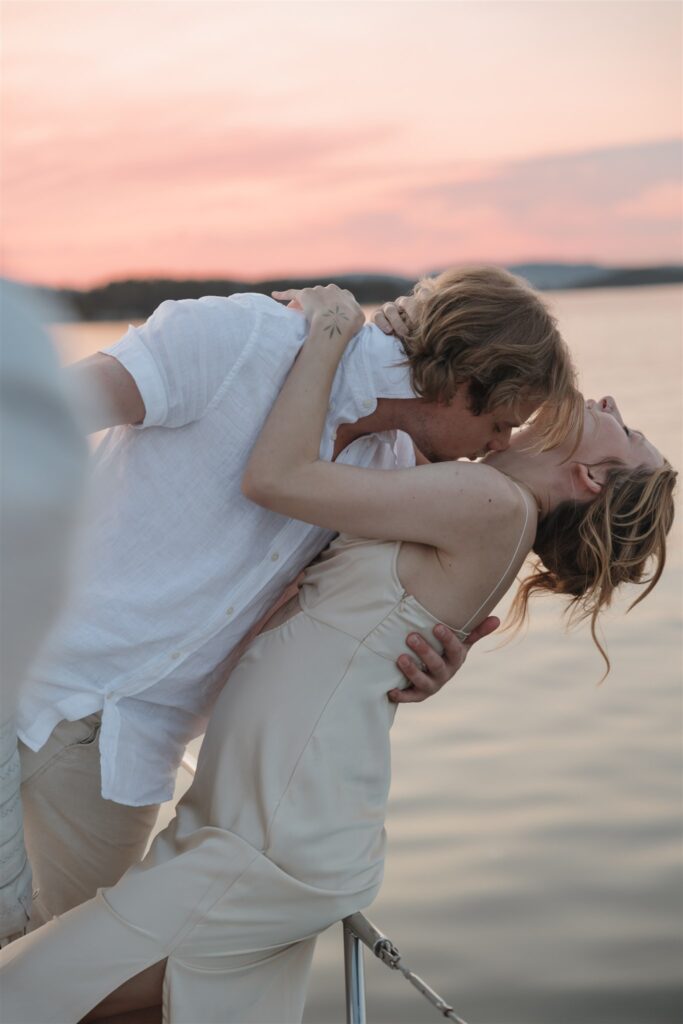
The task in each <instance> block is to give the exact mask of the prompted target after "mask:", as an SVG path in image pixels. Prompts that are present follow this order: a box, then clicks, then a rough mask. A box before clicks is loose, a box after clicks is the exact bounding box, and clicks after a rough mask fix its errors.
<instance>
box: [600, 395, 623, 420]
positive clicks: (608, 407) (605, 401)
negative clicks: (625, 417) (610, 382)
mask: <svg viewBox="0 0 683 1024" xmlns="http://www.w3.org/2000/svg"><path fill="white" fill-rule="evenodd" d="M598 405H599V406H600V408H601V409H602V410H603V412H608V413H609V414H610V416H614V418H615V419H616V420H618V421H619V423H622V422H623V421H622V418H621V413H620V412H619V409H618V408H617V403H616V402H615V401H614V399H613V398H612V396H611V395H604V396H603V398H601V399H600V401H599V402H598Z"/></svg>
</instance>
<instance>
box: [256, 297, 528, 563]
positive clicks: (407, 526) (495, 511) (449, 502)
mask: <svg viewBox="0 0 683 1024" xmlns="http://www.w3.org/2000/svg"><path fill="white" fill-rule="evenodd" d="M279 295H280V297H282V298H295V299H296V300H298V302H299V303H300V305H301V307H302V308H303V310H304V312H305V313H306V316H307V319H308V321H309V323H310V328H311V329H310V333H309V335H308V338H307V340H306V342H305V343H304V345H303V348H302V349H301V352H300V354H299V357H298V359H297V361H296V363H295V365H294V367H293V368H292V370H291V372H290V374H289V376H288V378H287V380H286V382H285V386H284V387H283V389H282V391H281V392H280V395H279V397H278V399H277V402H276V403H275V405H274V406H273V409H272V411H271V413H270V415H269V417H268V419H267V421H266V424H265V426H264V428H263V430H262V431H261V434H260V436H259V438H258V440H257V442H256V444H255V446H254V448H253V451H252V455H251V458H250V460H249V463H248V465H247V469H246V472H245V475H244V478H243V481H242V491H243V493H244V494H245V496H246V497H248V498H250V499H251V500H252V501H255V502H256V503H257V504H259V505H264V506H265V507H266V508H270V509H272V510H273V511H275V512H279V513H280V514H282V515H286V516H289V517H291V518H293V519H301V520H303V521H304V522H308V523H312V524H314V525H316V526H322V527H325V528H327V529H331V530H336V531H342V532H344V533H350V534H352V535H355V536H358V537H368V538H377V539H383V540H407V541H415V542H417V543H423V544H431V545H434V546H435V547H438V548H442V549H443V550H445V551H452V550H454V547H457V548H458V549H461V548H462V546H463V545H467V544H469V543H471V541H472V540H473V539H474V538H475V537H476V538H477V539H478V540H480V539H481V535H482V528H483V527H484V528H485V527H486V526H487V525H491V526H493V525H495V524H497V523H501V522H503V523H504V522H507V521H509V518H510V516H511V514H512V515H513V522H515V521H516V519H517V518H518V517H516V516H514V510H515V509H518V508H519V507H520V502H521V499H520V497H519V495H518V493H517V492H516V491H515V489H514V488H513V487H512V485H510V484H509V483H508V482H507V480H506V479H505V478H504V477H502V476H501V474H499V473H497V472H496V471H495V470H492V469H490V468H488V467H486V466H478V465H477V466H475V465H472V464H469V463H459V462H452V463H442V464H438V465H431V464H430V465H422V466H417V467H415V468H413V469H399V470H393V471H391V472H387V471H386V470H371V469H361V468H358V467H355V466H346V465H341V464H339V463H330V462H325V461H323V460H321V459H320V457H319V451H320V440H321V435H322V432H323V428H324V424H325V417H326V415H327V408H328V402H329V396H330V390H331V387H332V382H333V380H334V375H335V372H336V369H337V366H338V364H339V361H340V359H341V357H342V354H343V352H344V349H345V348H346V345H347V344H348V342H349V341H350V339H351V337H352V336H353V335H354V334H355V333H356V331H357V330H358V327H359V325H360V323H361V320H360V307H359V306H358V305H357V303H356V302H355V299H353V297H352V296H351V295H350V293H348V292H343V291H342V290H341V289H339V288H336V286H334V285H328V286H327V287H326V288H320V287H319V288H315V289H304V290H302V291H297V292H293V291H292V292H285V293H279Z"/></svg>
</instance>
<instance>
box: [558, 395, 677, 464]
mask: <svg viewBox="0 0 683 1024" xmlns="http://www.w3.org/2000/svg"><path fill="white" fill-rule="evenodd" d="M571 461H572V462H582V463H584V464H585V465H587V466H595V467H596V468H597V464H598V463H600V462H603V461H610V462H612V461H619V462H621V463H622V464H623V465H625V466H628V467H630V468H632V469H635V468H636V467H638V466H645V467H646V468H648V469H657V468H658V467H659V466H661V465H662V463H663V462H664V459H663V458H662V455H661V454H660V452H659V451H657V449H656V448H655V446H654V445H653V444H652V443H651V442H650V441H648V439H647V438H646V437H645V435H644V434H642V433H641V432H640V431H639V430H635V429H633V428H632V427H629V426H628V425H627V424H625V423H624V421H623V419H622V416H621V413H620V412H619V409H618V407H617V403H616V402H615V401H614V399H613V398H612V396H611V395H605V397H604V398H600V399H599V400H598V401H597V402H596V401H594V400H593V399H592V398H591V399H588V401H587V402H586V416H585V420H584V428H583V437H582V438H581V441H580V443H579V446H578V448H577V449H576V451H575V452H574V453H573V455H572V456H571Z"/></svg>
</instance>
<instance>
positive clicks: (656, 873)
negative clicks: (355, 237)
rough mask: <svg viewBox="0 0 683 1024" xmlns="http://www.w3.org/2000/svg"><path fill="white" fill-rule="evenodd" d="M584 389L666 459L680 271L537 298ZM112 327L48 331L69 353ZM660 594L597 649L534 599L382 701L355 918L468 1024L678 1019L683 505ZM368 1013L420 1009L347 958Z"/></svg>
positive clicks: (617, 616) (332, 1013)
mask: <svg viewBox="0 0 683 1024" xmlns="http://www.w3.org/2000/svg"><path fill="white" fill-rule="evenodd" d="M549 298H550V301H551V303H552V305H553V306H554V308H555V310H556V312H557V314H558V316H559V319H560V324H561V326H562V329H563V332H564V334H565V337H566V338H567V340H568V341H569V342H570V344H571V346H572V349H573V351H574V352H575V354H576V360H577V363H578V365H579V368H580V371H581V376H582V382H583V387H584V391H585V393H586V395H587V396H589V397H596V398H597V397H600V396H601V395H603V394H605V393H609V394H613V395H614V396H615V397H616V399H617V401H618V403H619V405H620V407H621V409H622V411H623V413H624V418H625V420H626V422H627V423H628V424H629V425H630V426H636V427H638V428H641V429H643V430H644V431H645V432H646V433H647V435H648V437H650V439H651V440H652V441H653V442H654V443H655V444H657V445H658V446H659V447H660V448H661V449H662V450H663V451H664V452H665V454H667V456H668V457H669V459H670V460H671V461H672V462H674V463H675V464H676V465H677V466H679V467H681V466H683V458H681V426H682V425H681V379H682V376H681V338H682V337H683V330H682V328H683V291H682V290H681V289H680V288H679V287H661V288H644V289H633V290H625V289H619V290H600V291H586V292H564V293H558V294H557V295H553V296H549ZM124 328H125V325H120V324H118V325H112V324H96V325H92V324H84V325H78V326H76V327H74V326H69V327H66V328H61V329H60V339H59V340H60V345H61V347H62V349H63V351H64V353H65V356H66V358H68V359H74V358H78V357H79V356H81V355H85V354H87V353H88V352H90V351H93V350H95V349H97V348H98V347H99V346H100V345H102V344H106V342H107V340H108V339H111V340H114V338H116V337H118V336H119V335H120V334H121V333H122V330H123V329H124ZM675 530H676V537H675V540H674V542H673V544H672V551H671V555H670V560H669V564H668V566H667V569H666V572H665V575H664V578H663V579H662V581H661V582H660V584H659V587H658V589H657V591H656V592H655V593H654V594H653V595H652V596H651V597H650V598H649V599H648V600H647V602H646V603H645V604H644V605H641V606H639V607H638V608H636V609H635V610H634V611H633V612H632V613H631V614H630V615H629V616H627V617H624V614H623V612H624V608H625V602H624V601H621V602H620V603H619V604H618V606H616V607H615V608H614V610H613V611H612V612H610V613H609V614H608V615H607V616H605V623H604V633H605V637H606V640H607V644H608V649H609V654H610V657H611V660H612V672H611V675H610V676H609V678H608V680H607V681H606V683H605V684H604V685H603V686H601V687H599V688H598V687H596V682H597V680H598V679H599V677H600V675H601V671H602V669H601V661H600V658H599V656H598V654H597V653H596V651H595V649H594V648H593V645H592V643H591V641H590V638H589V637H588V635H587V632H586V630H585V629H580V630H577V631H575V632H572V633H571V634H566V633H565V632H563V629H562V623H561V616H560V614H559V611H560V608H559V602H558V607H555V606H554V604H553V601H552V599H546V600H543V599H538V600H537V602H536V603H535V605H534V607H533V612H532V621H531V625H530V627H529V630H528V632H527V633H526V634H525V636H524V637H523V638H522V639H516V640H515V641H513V643H512V644H510V645H509V646H506V647H504V648H503V649H502V650H495V649H494V648H495V646H496V644H495V643H494V642H493V641H490V642H489V641H487V642H486V643H487V649H486V651H485V650H484V649H483V646H484V645H483V644H482V645H481V649H477V650H476V651H475V652H473V654H472V657H471V659H470V661H469V663H468V665H467V667H466V669H465V670H464V671H463V672H462V673H461V674H460V676H459V677H458V678H457V680H455V681H454V682H453V683H451V684H450V685H449V686H447V687H446V688H445V689H444V690H443V691H442V692H441V694H440V695H439V696H438V697H436V698H434V699H432V700H430V701H428V702H426V703H425V704H421V705H415V706H408V707H405V708H403V709H400V711H399V714H398V716H397V720H396V725H395V727H394V731H393V758H394V780H393V787H392V798H391V805H390V811H389V819H388V824H387V828H388V833H389V855H388V860H387V868H386V877H385V883H384V887H383V889H382V892H381V894H380V897H379V899H378V900H377V902H376V903H375V905H374V906H373V907H372V908H371V909H370V910H369V911H368V916H369V917H371V919H372V920H373V921H375V923H376V924H377V925H378V926H379V927H380V928H382V930H384V931H385V932H387V933H388V934H389V935H391V937H392V938H393V939H394V941H395V942H396V943H397V944H398V945H399V947H400V949H401V952H402V953H403V954H404V956H405V958H406V960H407V961H408V962H409V963H410V965H411V966H412V967H413V968H414V969H415V970H417V971H418V973H421V974H423V975H424V977H425V978H426V979H427V980H428V981H429V982H430V983H431V984H432V985H433V986H434V987H435V988H436V989H437V990H438V991H439V992H440V993H441V994H442V995H444V997H445V998H447V999H449V1000H450V1002H451V1003H452V1004H453V1005H454V1007H455V1008H456V1011H457V1012H458V1013H459V1014H461V1015H462V1016H463V1017H464V1018H465V1019H466V1020H467V1021H469V1022H470V1024H565V1022H567V1024H569V1022H572V1024H574V1022H577V1021H581V1022H582V1024H617V1022H619V1024H665V1022H666V1024H674V1022H676V1024H678V1022H679V1021H680V1020H681V1018H682V1015H683V994H682V991H681V964H682V963H683V869H682V856H681V854H682V839H683V828H682V823H681V822H682V819H681V810H682V803H681V799H682V790H681V778H682V773H681V768H682V767H683V766H682V764H681V738H682V735H683V733H682V719H681V690H680V683H681V663H682V659H681V655H682V650H681V629H680V620H681V584H682V582H683V571H682V568H683V561H682V558H681V543H680V540H681V532H680V522H679V523H677V526H676V527H675ZM366 970H367V987H368V1007H369V1019H370V1021H372V1022H373V1024H379V1022H383V1024H400V1022H422V1021H425V1022H429V1021H432V1020H437V1019H439V1018H438V1014H436V1012H435V1011H432V1010H431V1008H430V1007H429V1006H428V1005H427V1004H426V1003H423V1002H422V1001H421V1000H420V998H419V997H418V996H417V995H416V994H413V991H412V989H410V987H409V986H408V985H407V984H406V983H405V982H404V981H403V980H402V979H401V978H400V977H399V976H398V975H396V974H394V973H392V972H390V971H389V970H388V969H386V968H384V967H383V966H381V965H380V964H379V963H377V962H375V961H372V962H370V961H369V960H368V958H366ZM343 1019H344V1009H343V971H342V959H341V930H340V929H339V928H333V929H331V930H330V931H329V932H327V933H326V934H325V935H323V936H322V938H321V939H320V941H319V944H318V951H317V955H316V961H315V966H314V975H313V980H312V986H311V991H310V996H309V1000H308V1005H307V1012H306V1021H308V1022H309V1024H314V1022H315V1024H327V1022H330V1024H332V1022H334V1024H337V1022H340V1021H342V1020H343Z"/></svg>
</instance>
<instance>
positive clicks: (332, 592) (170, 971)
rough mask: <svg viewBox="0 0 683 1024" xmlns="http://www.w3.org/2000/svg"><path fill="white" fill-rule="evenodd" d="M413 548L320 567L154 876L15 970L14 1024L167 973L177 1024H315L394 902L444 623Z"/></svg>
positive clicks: (333, 555) (6, 984) (91, 911)
mask: <svg viewBox="0 0 683 1024" xmlns="http://www.w3.org/2000/svg"><path fill="white" fill-rule="evenodd" d="M525 505H526V503H525ZM523 533H524V531H522V534H523ZM520 542H521V538H520ZM400 548H401V544H400V542H378V541H366V540H357V539H352V538H349V537H346V536H341V537H339V538H338V539H337V540H335V541H333V543H332V544H331V545H330V546H329V548H327V549H326V550H325V551H324V552H323V553H322V554H321V555H320V556H319V558H318V559H317V560H316V561H315V562H314V563H313V564H312V565H311V566H309V568H308V569H307V570H306V574H305V577H304V581H303V584H302V587H301V591H300V593H299V595H298V602H299V604H298V606H297V607H296V609H295V610H294V614H293V617H290V618H286V619H285V621H284V622H281V624H280V625H278V626H275V627H274V628H271V629H266V631H265V632H263V633H261V634H260V635H259V636H258V637H256V639H255V640H254V641H253V642H252V643H251V645H250V647H249V648H248V650H247V651H246V653H245V654H244V655H243V656H242V658H241V660H240V661H239V663H238V664H237V666H236V668H235V669H234V670H233V672H232V675H231V676H230V678H229V680H228V682H227V684H226V686H225V688H224V689H223V691H222V693H221V695H220V697H219V699H218V701H217V702H216V705H215V707H214V710H213V712H212V715H211V720H210V723H209V727H208V729H207V732H206V736H205V739H204V742H203V745H202V748H201V751H200V755H199V764H198V769H197V774H196V777H195V780H194V782H193V784H192V786H191V788H190V789H189V790H188V792H187V793H186V795H185V796H184V797H183V799H182V800H181V801H180V802H179V804H178V806H177V813H176V817H175V818H174V819H173V820H172V821H171V822H170V824H169V825H168V826H167V828H166V829H165V830H164V831H163V832H162V833H160V834H159V835H158V836H157V837H156V839H155V840H154V842H153V844H152V846H151V848H150V850H149V852H148V854H147V856H146V857H145V858H144V860H143V861H142V862H141V863H140V864H137V865H134V866H133V867H131V868H130V869H129V870H128V871H127V872H126V874H125V875H124V876H123V878H122V879H121V880H120V881H119V882H118V883H117V884H116V885H114V886H112V887H111V888H107V889H100V890H99V891H98V894H97V895H96V896H95V898H94V899H91V900H88V901H87V902H86V903H84V904H82V905H81V906H79V907H76V908H74V909H73V910H70V911H69V912H68V913H66V914H63V915H62V916H61V917H57V918H54V919H53V920H52V921H50V922H48V923H47V924H46V925H44V926H43V927H41V928H39V929H38V930H37V931H35V932H32V933H31V934H29V935H27V936H25V937H23V938H21V939H19V940H17V941H16V942H14V943H12V944H11V945H9V946H8V947H6V948H5V949H4V950H2V951H1V952H0V992H1V995H0V1018H1V1019H2V1021H3V1022H4V1024H75V1022H77V1021H78V1020H79V1019H80V1018H81V1017H83V1016H84V1015H85V1014H86V1013H87V1012H88V1011H89V1010H90V1009H92V1007H93V1006H95V1005H97V1003H99V1002H100V1001H101V1000H102V999H103V998H104V997H105V996H106V995H108V994H109V993H110V992H112V991H113V990H114V989H116V988H117V987H118V986H119V985H121V984H122V983H123V982H125V981H127V980H128V979H129V978H131V977H133V976H134V975H136V974H137V973H139V972H140V971H142V970H144V969H145V968H147V967H149V966H151V965H152V964H155V963H157V962H158V961H160V960H163V959H167V966H166V972H165V978H164V986H163V1010H162V1012H163V1020H164V1021H165V1022H168V1024H286V1022H294V1021H300V1020H301V1016H302V1013H303V1006H304V1000H305V994H306V984H307V978H308V972H309V967H310V963H311V959H312V955H313V947H314V944H315V937H316V935H317V934H318V933H319V932H321V931H323V930H324V929H325V928H327V927H328V926H329V925H331V924H334V923H335V922H336V921H339V920H340V919H341V918H343V917H346V915H348V914H351V913H353V912H355V911H358V910H361V909H362V908H364V907H367V906H368V905H369V904H370V903H372V901H373V899H374V898H375V896H376V895H377V892H378V890H379V887H380V883H381V880H382V871H383V864H384V851H385V833H384V817H385V811H386V806H387V797H388V794H389V781H390V749H389V729H390V727H391V724H392V721H393V718H394V713H395V710H396V707H395V705H394V704H392V703H391V702H390V701H389V700H388V698H387V691H388V690H390V689H392V688H394V687H404V686H406V685H407V682H406V680H405V678H404V677H403V675H402V674H401V673H400V671H399V670H398V668H397V666H396V664H395V659H396V657H397V655H398V653H399V652H400V651H401V650H403V649H404V645H405V638H406V636H407V635H408V633H409V632H411V631H413V630H416V631H418V632H422V633H423V634H424V635H426V636H429V635H431V630H432V627H433V626H434V625H435V624H436V623H437V621H438V620H437V619H436V618H435V617H434V616H433V615H431V614H430V613H429V612H428V611H427V610H426V609H425V608H424V607H423V606H422V605H421V604H420V603H419V602H418V601H417V600H416V599H415V598H414V597H412V596H410V595H409V594H407V593H406V591H405V590H404V589H403V587H402V585H401V583H400V581H399V578H398V575H397V570H396V565H397V560H398V554H399V551H400ZM294 601H295V602H296V601H297V598H294ZM286 608H287V606H285V609H286ZM477 614H478V613H477ZM281 617H282V616H281ZM472 618H474V616H473V617H472ZM459 632H460V635H461V636H464V635H466V634H465V632H464V631H459Z"/></svg>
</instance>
